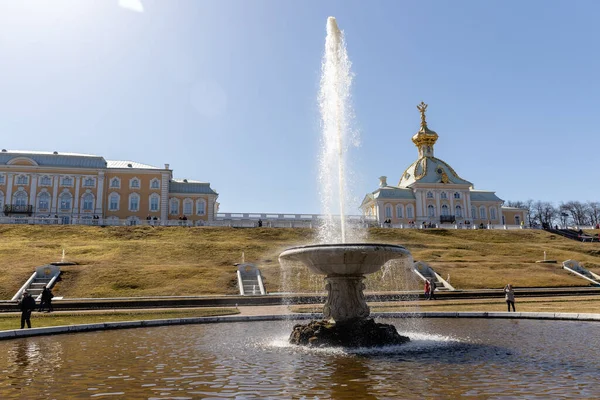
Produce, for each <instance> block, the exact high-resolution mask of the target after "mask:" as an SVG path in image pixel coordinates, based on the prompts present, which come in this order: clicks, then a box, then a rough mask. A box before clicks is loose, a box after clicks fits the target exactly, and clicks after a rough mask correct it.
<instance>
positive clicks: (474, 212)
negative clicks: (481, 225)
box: [471, 207, 477, 218]
mask: <svg viewBox="0 0 600 400" xmlns="http://www.w3.org/2000/svg"><path fill="white" fill-rule="evenodd" d="M471 218H477V209H476V208H475V207H471Z"/></svg>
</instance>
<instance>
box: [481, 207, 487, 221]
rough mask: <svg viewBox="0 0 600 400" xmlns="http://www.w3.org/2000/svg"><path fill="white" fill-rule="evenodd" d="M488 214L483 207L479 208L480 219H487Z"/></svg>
mask: <svg viewBox="0 0 600 400" xmlns="http://www.w3.org/2000/svg"><path fill="white" fill-rule="evenodd" d="M486 215H487V214H486V212H485V207H484V206H481V207H479V219H486V218H487V217H486Z"/></svg>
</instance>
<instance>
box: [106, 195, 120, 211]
mask: <svg viewBox="0 0 600 400" xmlns="http://www.w3.org/2000/svg"><path fill="white" fill-rule="evenodd" d="M120 199H121V196H119V193H111V194H110V196H109V197H108V209H109V210H110V211H118V210H119V200H120Z"/></svg>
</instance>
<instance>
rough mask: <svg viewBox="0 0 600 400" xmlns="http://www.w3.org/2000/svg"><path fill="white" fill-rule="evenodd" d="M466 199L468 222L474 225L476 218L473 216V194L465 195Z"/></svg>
mask: <svg viewBox="0 0 600 400" xmlns="http://www.w3.org/2000/svg"><path fill="white" fill-rule="evenodd" d="M465 198H466V200H467V210H466V215H468V218H467V219H468V220H469V221H471V223H473V219H475V217H474V216H473V215H471V193H469V192H467V194H466V195H465Z"/></svg>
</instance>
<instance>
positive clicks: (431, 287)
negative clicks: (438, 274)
mask: <svg viewBox="0 0 600 400" xmlns="http://www.w3.org/2000/svg"><path fill="white" fill-rule="evenodd" d="M435 288H436V286H435V281H434V280H433V279H431V280H430V281H429V298H428V300H435Z"/></svg>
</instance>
